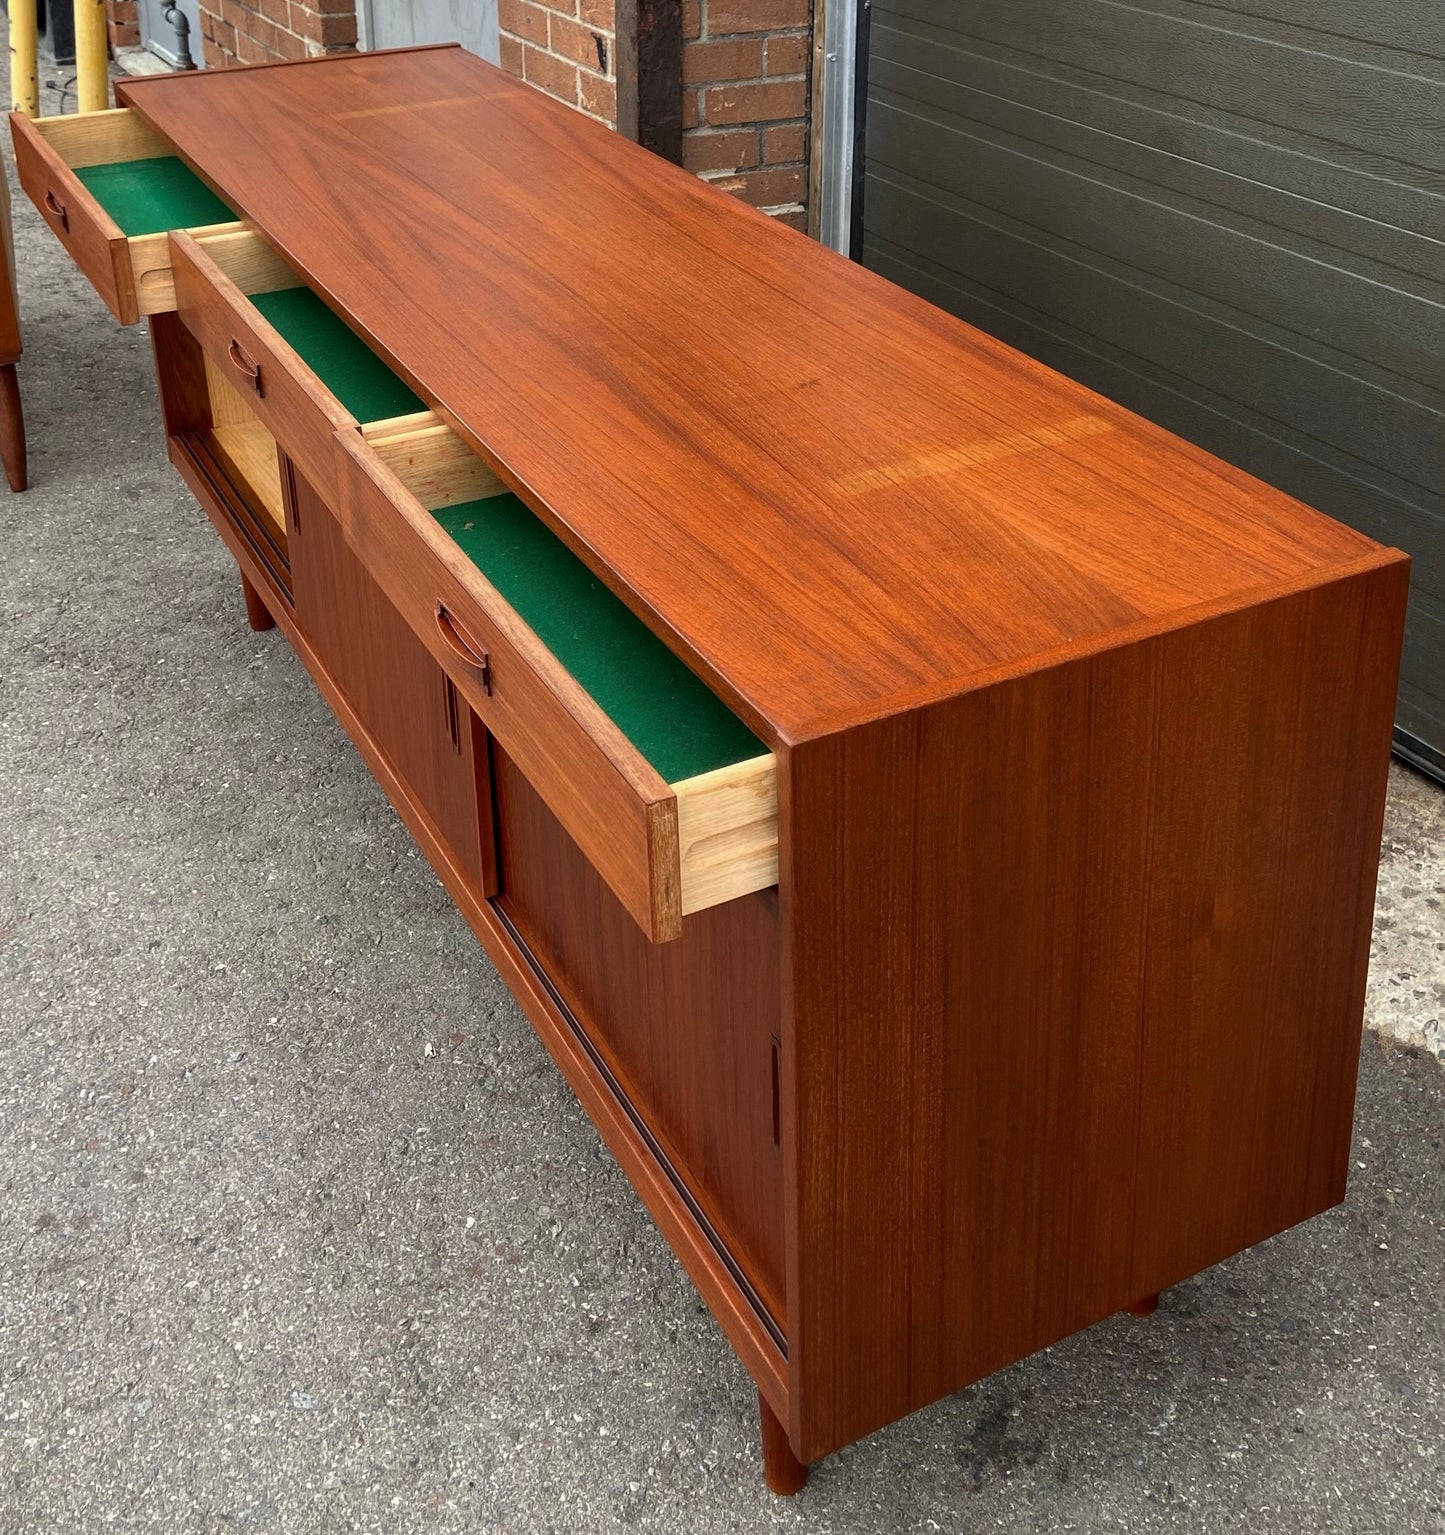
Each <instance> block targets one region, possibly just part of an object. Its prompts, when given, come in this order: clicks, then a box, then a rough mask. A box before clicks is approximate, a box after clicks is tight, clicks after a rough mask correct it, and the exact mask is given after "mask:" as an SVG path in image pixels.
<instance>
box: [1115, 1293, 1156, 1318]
mask: <svg viewBox="0 0 1445 1535" xmlns="http://www.w3.org/2000/svg"><path fill="white" fill-rule="evenodd" d="M1124 1309H1125V1310H1126V1311H1127V1312H1128V1313H1129V1315H1130V1316H1153V1315H1154V1313H1155V1312H1156V1311H1157V1310H1158V1309H1159V1292H1158V1291H1157V1290H1156V1291H1155V1292H1154V1293H1153V1294H1152V1295H1144V1296H1141V1297H1140V1298H1139V1299H1138V1300H1136V1301H1135V1302H1134V1304H1133V1305H1132V1306H1126V1307H1125V1308H1124Z"/></svg>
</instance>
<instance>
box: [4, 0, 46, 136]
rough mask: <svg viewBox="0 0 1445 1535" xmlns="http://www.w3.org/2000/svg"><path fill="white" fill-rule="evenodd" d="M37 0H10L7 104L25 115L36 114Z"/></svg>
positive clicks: (37, 71) (37, 106) (37, 84)
mask: <svg viewBox="0 0 1445 1535" xmlns="http://www.w3.org/2000/svg"><path fill="white" fill-rule="evenodd" d="M39 9H40V5H39V0H10V105H11V106H12V107H13V108H14V110H15V111H17V112H23V113H24V114H25V115H26V117H37V116H39V113H40V71H39V70H38V69H37V67H36V64H35V28H36V22H37V19H38V12H39Z"/></svg>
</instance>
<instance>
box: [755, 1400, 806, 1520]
mask: <svg viewBox="0 0 1445 1535" xmlns="http://www.w3.org/2000/svg"><path fill="white" fill-rule="evenodd" d="M758 1415H759V1417H761V1419H762V1423H763V1480H764V1481H765V1482H766V1483H767V1484H768V1491H769V1492H775V1493H777V1494H778V1496H779V1497H780V1498H791V1497H792V1496H793V1494H794V1493H795V1492H801V1491H802V1487H803V1483H804V1482H806V1481H807V1480H808V1468H807V1467H806V1466H805V1465H804V1464H803V1463H802V1461H800V1460H799V1459H798V1457H797V1456H796V1455H794V1454H793V1447H792V1445H790V1444H789V1443H788V1431H787V1429H785V1428H784V1427H783V1425H782V1424H781V1423H779V1422H778V1420H777V1417H776V1416H775V1415H774V1413H773V1409H772V1408H771V1407H769V1406H768V1404H767V1402H766V1401H764V1400H763V1395H762V1393H761V1392H759V1393H758Z"/></svg>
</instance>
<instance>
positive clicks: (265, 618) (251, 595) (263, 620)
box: [241, 576, 276, 631]
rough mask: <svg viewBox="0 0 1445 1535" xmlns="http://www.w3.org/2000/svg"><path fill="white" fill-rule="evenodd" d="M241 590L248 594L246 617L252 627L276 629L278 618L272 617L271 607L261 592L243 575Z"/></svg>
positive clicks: (258, 629) (256, 628)
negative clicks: (263, 598) (267, 604)
mask: <svg viewBox="0 0 1445 1535" xmlns="http://www.w3.org/2000/svg"><path fill="white" fill-rule="evenodd" d="M241 590H242V591H243V592H245V594H246V619H247V621H248V622H249V623H250V625H251V627H252V628H253V629H255V630H257V631H260V630H262V629H274V628H275V627H276V620H275V619H274V618H272V617H271V609H270V608H268V607H267V606H266V604H265V602H264V601H263V600H262V598H261V594H260V592H258V591H257V590H256V588H255V587H254V586H252V585H251V583H250V581H248V580H247V579H246V577H245V576H242V577H241Z"/></svg>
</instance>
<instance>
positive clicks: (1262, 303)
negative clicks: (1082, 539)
mask: <svg viewBox="0 0 1445 1535" xmlns="http://www.w3.org/2000/svg"><path fill="white" fill-rule="evenodd" d="M865 52H866V57H867V65H866V68H867V75H866V118H865V121H866V131H865V143H866V154H865V158H864V174H863V180H862V220H861V231H860V237H859V246H858V249H857V250H856V252H855V253H856V254H859V255H861V257H862V259H863V260H864V261H865V262H866V263H867V264H868V265H869V266H871V267H874V268H876V269H877V270H878V271H880V272H883V273H885V274H886V275H887V276H889V277H891V278H893V279H894V280H895V281H897V282H900V283H903V284H904V285H906V286H907V287H910V288H913V289H915V290H917V291H918V292H920V293H922V294H924V295H925V296H926V297H928V298H930V299H932V300H933V301H934V302H935V303H938V304H940V305H942V306H943V307H944V308H947V309H951V310H953V311H954V312H955V313H956V314H960V315H962V316H964V318H966V319H968V320H970V321H972V322H973V323H975V324H977V325H980V326H982V327H984V328H985V329H987V330H990V331H992V332H994V333H995V334H996V335H999V336H1002V337H1003V338H1004V339H1006V340H1008V341H1010V342H1012V343H1013V344H1015V345H1017V346H1019V347H1021V348H1022V349H1024V350H1025V351H1028V352H1032V353H1033V354H1034V355H1035V356H1038V357H1041V358H1043V359H1044V360H1045V361H1046V362H1048V363H1050V364H1052V365H1053V366H1054V367H1057V368H1060V369H1061V370H1063V371H1064V372H1066V373H1069V374H1072V375H1073V376H1074V377H1076V378H1079V379H1081V380H1083V381H1084V382H1085V383H1088V384H1091V385H1093V386H1094V387H1095V388H1098V389H1100V390H1102V391H1104V392H1105V393H1107V394H1110V395H1112V396H1113V397H1114V398H1116V399H1118V400H1121V401H1123V402H1124V403H1125V404H1127V405H1130V406H1132V407H1133V408H1135V409H1137V410H1139V411H1141V412H1143V413H1144V414H1146V415H1149V416H1152V417H1154V418H1155V419H1156V420H1159V421H1162V422H1163V423H1164V424H1165V425H1167V426H1169V427H1171V428H1173V429H1174V430H1175V431H1177V432H1180V433H1182V434H1183V435H1184V436H1186V437H1190V438H1193V439H1194V440H1195V441H1196V442H1199V443H1202V444H1203V445H1204V446H1206V447H1208V448H1210V449H1212V450H1213V451H1214V452H1216V453H1219V454H1222V455H1223V456H1224V457H1226V458H1229V459H1232V460H1233V461H1234V462H1236V463H1238V464H1240V465H1242V466H1244V467H1245V468H1247V469H1249V470H1251V471H1252V472H1254V473H1255V474H1258V475H1260V476H1262V477H1263V478H1265V479H1268V480H1272V481H1273V482H1274V483H1275V484H1277V485H1280V486H1282V487H1284V488H1285V489H1286V490H1289V491H1291V492H1293V493H1294V494H1295V495H1297V496H1299V497H1301V498H1302V499H1303V500H1306V501H1308V502H1310V503H1312V504H1313V505H1315V506H1318V507H1321V508H1322V509H1323V510H1325V511H1327V512H1329V513H1331V514H1332V515H1333V516H1336V517H1339V518H1341V519H1342V520H1343V521H1345V522H1348V523H1352V524H1353V525H1354V526H1355V527H1357V528H1361V529H1363V530H1364V531H1366V532H1368V533H1370V534H1371V535H1373V536H1374V537H1376V538H1378V539H1381V540H1382V541H1384V542H1386V543H1391V544H1396V545H1398V546H1399V547H1401V548H1404V549H1406V550H1408V551H1409V552H1410V553H1411V554H1412V555H1413V556H1414V557H1415V568H1414V600H1413V606H1412V615H1411V622H1410V628H1409V634H1408V638H1407V650H1406V657H1405V676H1404V683H1403V687H1402V690H1401V695H1400V713H1399V724H1400V727H1401V728H1402V729H1403V730H1404V731H1407V732H1409V733H1410V735H1412V736H1413V737H1415V738H1416V739H1417V741H1420V742H1423V743H1426V745H1427V747H1428V748H1429V749H1431V750H1433V752H1435V753H1440V754H1442V755H1441V757H1440V759H1439V762H1438V763H1437V764H1436V765H1437V766H1441V765H1445V0H1213V3H1212V4H1207V5H1206V4H1200V3H1194V0H1150V4H1149V6H1148V8H1147V9H1145V8H1142V7H1139V6H1133V5H1124V4H1117V3H1113V0H874V4H873V7H872V19H871V26H870V27H869V34H868V38H867V46H866V49H865ZM1427 755H1428V753H1427Z"/></svg>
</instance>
